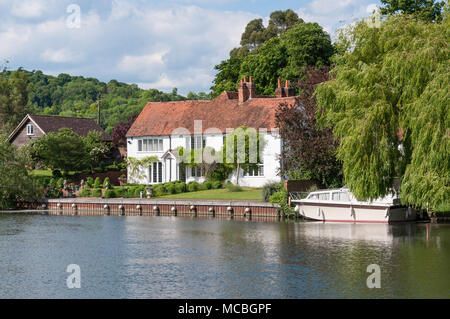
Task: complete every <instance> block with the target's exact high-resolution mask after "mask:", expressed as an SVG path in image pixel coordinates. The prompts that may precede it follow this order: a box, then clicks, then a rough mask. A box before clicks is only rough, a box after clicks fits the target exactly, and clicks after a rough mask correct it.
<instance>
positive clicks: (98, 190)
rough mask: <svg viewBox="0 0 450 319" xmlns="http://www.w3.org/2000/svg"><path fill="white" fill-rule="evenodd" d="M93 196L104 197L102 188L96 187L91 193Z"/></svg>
mask: <svg viewBox="0 0 450 319" xmlns="http://www.w3.org/2000/svg"><path fill="white" fill-rule="evenodd" d="M91 196H92V197H102V190H101V189H100V188H94V189H93V190H92V193H91Z"/></svg>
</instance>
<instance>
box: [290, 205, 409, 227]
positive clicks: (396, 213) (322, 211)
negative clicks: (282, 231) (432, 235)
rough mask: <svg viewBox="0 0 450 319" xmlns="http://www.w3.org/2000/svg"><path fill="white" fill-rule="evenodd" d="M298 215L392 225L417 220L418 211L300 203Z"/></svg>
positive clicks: (318, 219) (401, 207)
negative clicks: (392, 223)
mask: <svg viewBox="0 0 450 319" xmlns="http://www.w3.org/2000/svg"><path fill="white" fill-rule="evenodd" d="M297 205H298V207H297V210H298V213H299V214H300V215H301V216H303V217H305V218H307V219H310V220H316V221H326V222H353V223H391V222H407V221H415V220H416V211H415V210H414V209H412V208H408V207H404V206H391V207H389V206H376V205H373V206H371V205H367V206H366V205H344V204H337V205H336V204H334V205H333V204H318V203H298V204H297Z"/></svg>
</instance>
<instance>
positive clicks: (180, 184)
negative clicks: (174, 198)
mask: <svg viewBox="0 0 450 319" xmlns="http://www.w3.org/2000/svg"><path fill="white" fill-rule="evenodd" d="M175 189H176V192H177V193H185V192H186V189H187V186H186V183H183V182H178V183H175Z"/></svg>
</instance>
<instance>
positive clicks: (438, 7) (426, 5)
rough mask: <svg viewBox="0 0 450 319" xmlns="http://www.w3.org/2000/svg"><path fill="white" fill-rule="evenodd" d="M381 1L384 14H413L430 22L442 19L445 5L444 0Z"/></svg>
mask: <svg viewBox="0 0 450 319" xmlns="http://www.w3.org/2000/svg"><path fill="white" fill-rule="evenodd" d="M381 3H382V5H383V6H382V7H381V13H382V14H385V15H392V14H396V13H399V14H411V15H414V16H415V17H417V18H419V19H421V20H424V21H428V22H433V21H438V22H439V21H441V20H442V12H443V8H444V5H445V3H444V1H435V0H381Z"/></svg>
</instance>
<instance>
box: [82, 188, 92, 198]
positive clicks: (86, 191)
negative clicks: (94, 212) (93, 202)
mask: <svg viewBox="0 0 450 319" xmlns="http://www.w3.org/2000/svg"><path fill="white" fill-rule="evenodd" d="M79 196H80V197H89V196H91V191H90V190H89V189H88V188H84V189H83V190H82V191H81V192H80V195H79Z"/></svg>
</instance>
